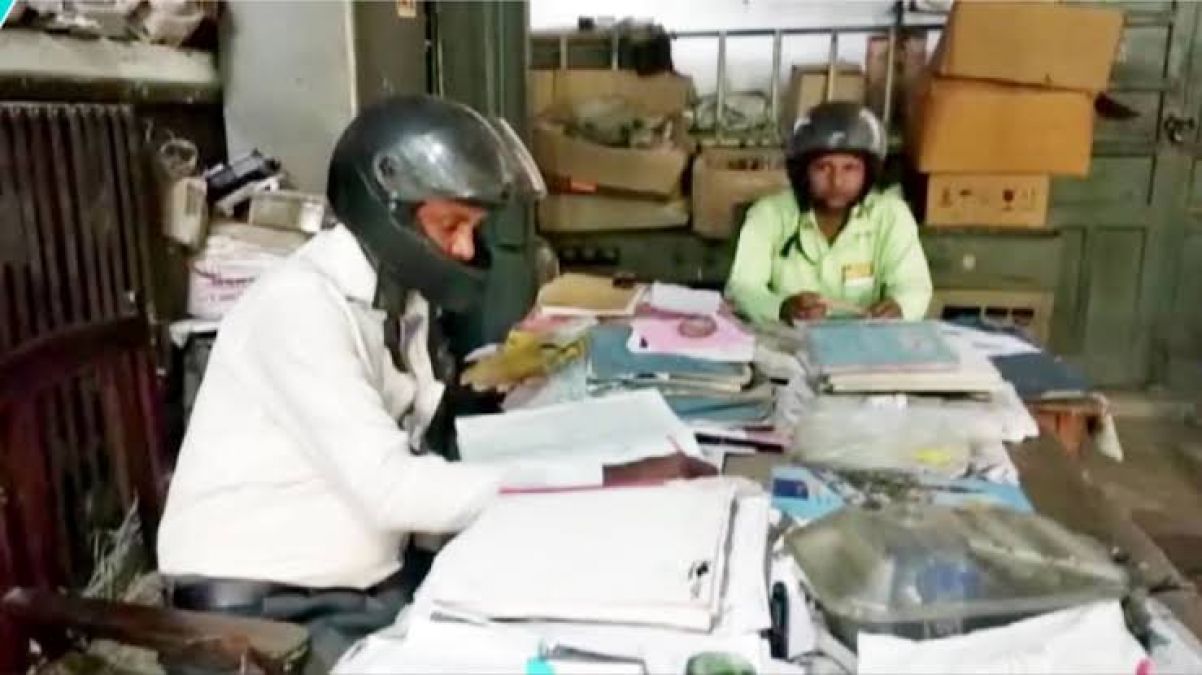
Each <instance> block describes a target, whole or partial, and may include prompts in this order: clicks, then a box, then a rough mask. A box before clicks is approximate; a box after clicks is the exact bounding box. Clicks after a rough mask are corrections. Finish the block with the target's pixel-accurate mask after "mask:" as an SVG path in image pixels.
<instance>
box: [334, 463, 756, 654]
mask: <svg viewBox="0 0 1202 675" xmlns="http://www.w3.org/2000/svg"><path fill="white" fill-rule="evenodd" d="M768 525H769V503H768V498H767V495H765V494H763V493H762V492H759V491H749V488H748V486H747V484H746V483H742V482H739V481H736V480H733V479H728V478H715V479H706V480H700V481H689V482H681V483H674V484H669V485H664V486H659V487H643V488H623V489H609V490H585V491H574V492H557V493H541V494H523V495H507V496H503V497H501V498H500V499H499V500H497V501H496V502H495V503H494V504H493V505H492V506H491V507H490V508H489V509H488V510H487V511H485V513H484V514H483V515H482V516H481V517H480V519H478V520H477V521H476V522H475V523H474V524H473V525H472V526H471V527H469V528H468V529H467V530H466V531H464V532H463V533H462V534H460V535H459V536H457V537H456V538H455V539H454V540H453V541H452V542H451V543H450V544H448V545H447V546H446V547H445V548H444V549H443V550H442V552H441V553H440V554H439V556H438V558H437V559H436V560H435V562H434V566H433V568H432V569H431V571H430V574H429V576H428V577H427V578H426V581H425V583H424V584H423V585H422V587H421V589H420V590H419V591H418V594H417V596H416V597H415V599H414V603H413V604H412V605H411V606H410V607H409V609H408V610H406V612H405V613H404V614H402V617H401V619H400V620H399V621H398V624H397V625H396V626H394V627H393V628H392V629H389V630H386V631H384V632H382V633H381V634H378V635H377V636H373V637H372V638H369V639H368V640H367V641H366V642H365V643H361V644H360V645H359V647H358V648H357V649H353V650H352V651H351V652H350V653H349V654H348V656H347V657H344V659H343V661H342V662H341V663H340V664H339V666H338V668H337V671H338V672H355V673H367V672H390V673H391V672H426V673H448V672H455V673H459V672H522V671H525V672H530V670H529V668H530V663H532V662H544V663H553V664H555V665H554V672H604V673H625V672H684V671H685V665H686V664H687V662H688V660H689V659H690V658H691V657H693V656H696V655H697V654H701V653H706V652H711V653H712V652H725V653H730V654H736V655H739V656H740V657H742V658H743V659H745V660H747V661H748V662H749V663H751V664H752V665H753V666H754V667H755V669H756V671H757V672H760V670H761V666H763V665H764V661H763V660H762V659H763V657H764V655H765V653H766V645H765V643H764V642H763V640H762V638H761V636H760V633H761V631H764V630H766V629H767V628H769V627H770V625H771V618H770V615H769V612H768V592H767V591H768V589H767V578H766V573H765V570H766V569H767V555H768ZM465 646H470V648H465ZM540 672H542V671H540Z"/></svg>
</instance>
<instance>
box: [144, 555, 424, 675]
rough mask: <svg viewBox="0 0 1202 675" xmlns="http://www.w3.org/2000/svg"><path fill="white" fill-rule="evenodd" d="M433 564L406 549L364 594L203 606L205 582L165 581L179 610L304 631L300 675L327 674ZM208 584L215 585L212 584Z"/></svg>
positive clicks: (190, 670)
mask: <svg viewBox="0 0 1202 675" xmlns="http://www.w3.org/2000/svg"><path fill="white" fill-rule="evenodd" d="M432 561H433V554H432V553H429V552H427V551H423V550H420V549H414V548H412V547H411V548H410V549H409V551H408V552H407V554H406V556H405V564H404V567H403V568H402V569H401V571H400V572H398V573H397V574H395V575H393V576H392V577H389V578H388V579H385V580H384V581H382V582H380V583H379V584H377V585H376V586H373V587H372V588H370V589H368V590H365V591H359V590H353V589H337V588H335V589H291V588H288V587H280V588H279V589H274V590H272V591H271V592H269V593H267V594H264V595H263V596H262V597H259V598H255V599H253V600H250V601H247V602H240V603H236V604H230V603H224V602H223V603H219V604H212V603H209V602H205V601H204V595H205V594H204V593H203V592H198V591H202V590H203V589H204V588H205V584H206V580H204V579H199V578H194V577H193V578H185V579H172V580H169V595H170V596H171V597H169V599H168V601H169V603H170V604H171V605H172V606H174V607H177V608H178V609H191V610H197V611H207V612H218V613H223V614H230V615H234V616H245V617H253V618H260V619H269V620H272V621H284V622H288V623H295V624H299V625H301V626H304V627H305V629H306V630H308V632H309V651H308V654H307V655H306V657H305V661H304V663H303V666H302V672H304V673H328V672H330V670H332V669H333V667H334V664H336V663H337V662H338V659H339V658H340V657H341V656H342V655H343V654H344V653H345V652H346V651H347V650H348V649H350V647H351V646H352V645H354V644H355V642H357V641H358V640H360V639H361V638H364V637H366V636H367V635H369V634H371V633H374V632H375V631H378V630H380V629H382V628H385V627H387V626H389V625H391V624H392V623H393V622H394V621H395V620H396V616H397V613H398V612H400V611H401V609H402V608H403V607H404V606H405V605H407V604H409V603H410V602H411V601H412V600H413V593H414V591H415V590H416V589H417V587H418V585H420V583H421V581H422V579H424V578H425V576H426V573H427V572H428V571H429V569H430V564H431V562H432ZM212 583H214V584H216V583H220V582H219V581H218V580H212ZM172 587H173V588H172ZM163 666H164V667H165V668H166V669H167V672H168V673H173V674H175V675H217V673H219V672H220V671H215V670H213V669H210V668H198V667H195V666H189V665H187V664H181V663H170V662H168V663H164V664H163ZM231 672H234V671H231ZM222 675H224V673H223V674H222Z"/></svg>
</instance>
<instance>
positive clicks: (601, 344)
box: [588, 324, 748, 382]
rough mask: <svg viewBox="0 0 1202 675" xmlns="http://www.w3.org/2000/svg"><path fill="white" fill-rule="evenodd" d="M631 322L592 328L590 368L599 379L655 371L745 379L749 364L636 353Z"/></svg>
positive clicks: (689, 375) (692, 375) (687, 375)
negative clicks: (633, 347)
mask: <svg viewBox="0 0 1202 675" xmlns="http://www.w3.org/2000/svg"><path fill="white" fill-rule="evenodd" d="M630 330H631V329H630V326H623V325H616V324H603V325H600V326H594V327H593V328H591V329H590V330H589V336H588V337H589V369H590V374H591V375H592V377H593V378H594V379H597V380H620V379H629V378H634V377H640V376H643V377H648V376H654V375H662V376H669V377H671V376H677V377H693V378H708V379H714V380H723V379H728V380H732V381H738V382H743V381H745V380H746V379H747V375H748V368H747V366H746V365H745V364H741V363H722V362H719V361H706V360H704V359H695V358H692V357H688V356H677V355H673V354H636V353H634V352H632V351H630V349H629V348H628V347H627V346H626V343H627V342H628V341H629V340H630Z"/></svg>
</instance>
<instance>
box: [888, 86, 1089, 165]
mask: <svg viewBox="0 0 1202 675" xmlns="http://www.w3.org/2000/svg"><path fill="white" fill-rule="evenodd" d="M915 105H916V110H917V112H918V114H917V115H914V116H912V119H911V122H912V126H911V128H910V133H909V136H910V138H909V142H908V143H907V145H908V146H909V150H910V152H911V153H913V154H914V156H915V158H916V160H917V165H918V170H919V171H921V172H923V173H932V174H934V173H1028V174H1030V173H1047V174H1057V175H1066V176H1084V175H1086V174H1088V173H1089V164H1090V153H1091V151H1092V147H1093V127H1094V108H1093V96H1092V95H1091V94H1086V93H1083V92H1078V91H1069V90H1062V89H1055V90H1053V89H1044V88H1039V87H1028V86H1021V85H1006V84H994V83H990V82H980V81H972V80H952V79H944V78H939V77H935V78H928V79H927V80H925V82H924V83H923V85H922V87H921V91H920V93H919V95H918V98H917V100H916V102H915Z"/></svg>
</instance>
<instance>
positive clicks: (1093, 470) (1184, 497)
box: [1082, 417, 1202, 587]
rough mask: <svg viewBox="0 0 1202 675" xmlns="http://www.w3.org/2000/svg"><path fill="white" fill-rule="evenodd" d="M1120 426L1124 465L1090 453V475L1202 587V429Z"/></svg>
mask: <svg viewBox="0 0 1202 675" xmlns="http://www.w3.org/2000/svg"><path fill="white" fill-rule="evenodd" d="M1117 426H1118V432H1119V438H1120V440H1121V441H1122V443H1123V452H1124V455H1125V458H1124V461H1123V462H1121V463H1120V462H1115V461H1113V460H1110V459H1107V458H1105V457H1102V456H1101V455H1099V454H1097V453H1096V452H1095V453H1088V454H1087V456H1086V457H1085V458H1084V459H1083V460H1082V461H1083V462H1084V464H1085V467H1086V470H1087V471H1088V472H1089V473H1090V475H1091V476H1092V477H1093V478H1094V480H1095V481H1096V482H1097V484H1098V485H1100V486H1101V487H1102V489H1103V490H1104V491H1105V492H1106V493H1107V494H1108V495H1109V496H1110V497H1111V498H1112V499H1114V500H1115V502H1116V503H1117V504H1119V505H1121V506H1122V507H1123V508H1125V509H1127V510H1128V511H1129V512H1130V514H1131V515H1132V517H1133V518H1134V519H1135V521H1136V522H1137V523H1138V524H1139V525H1140V527H1141V528H1143V530H1144V531H1145V532H1147V533H1148V535H1149V536H1150V537H1151V538H1152V539H1153V540H1155V541H1156V543H1157V544H1158V545H1159V546H1160V547H1161V548H1162V549H1163V550H1164V552H1165V554H1166V555H1168V557H1169V558H1170V559H1171V560H1172V561H1173V564H1174V565H1176V566H1177V568H1178V569H1179V570H1180V571H1181V572H1182V574H1184V575H1185V576H1186V577H1189V578H1191V579H1193V581H1194V582H1195V583H1196V584H1198V585H1199V587H1202V426H1198V425H1196V424H1191V423H1187V422H1183V421H1176V420H1172V419H1158V418H1155V417H1132V418H1120V419H1119V420H1118V423H1117Z"/></svg>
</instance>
